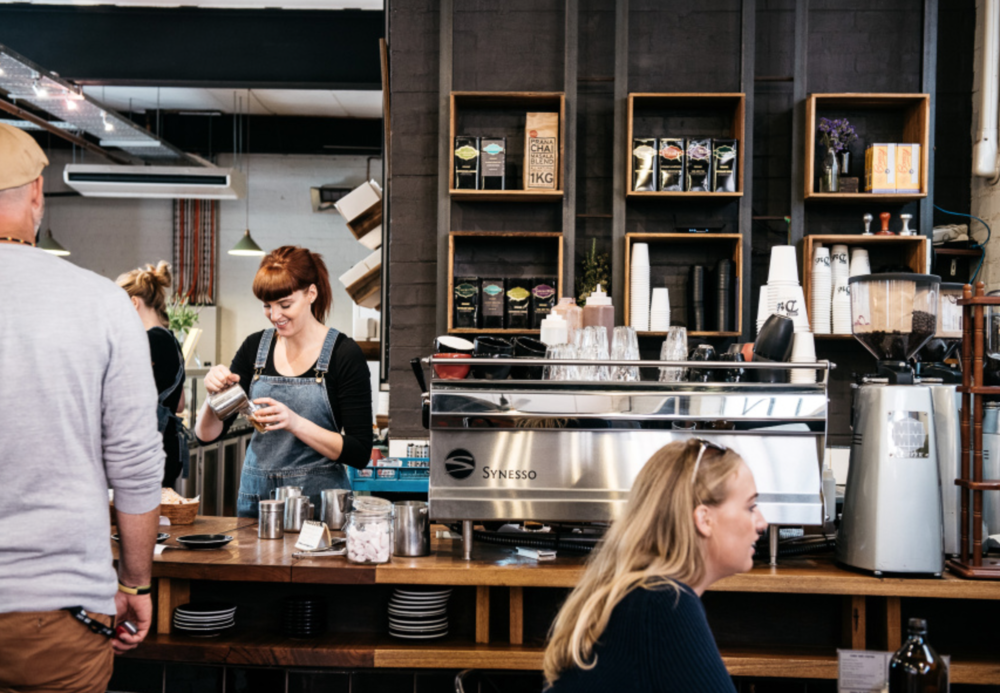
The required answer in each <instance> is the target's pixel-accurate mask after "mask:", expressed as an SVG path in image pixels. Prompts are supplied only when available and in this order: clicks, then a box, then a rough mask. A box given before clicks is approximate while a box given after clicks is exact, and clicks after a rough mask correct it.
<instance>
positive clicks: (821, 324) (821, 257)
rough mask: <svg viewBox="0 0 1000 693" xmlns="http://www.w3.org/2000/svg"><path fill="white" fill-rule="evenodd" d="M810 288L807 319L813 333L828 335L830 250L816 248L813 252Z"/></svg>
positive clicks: (831, 291)
mask: <svg viewBox="0 0 1000 693" xmlns="http://www.w3.org/2000/svg"><path fill="white" fill-rule="evenodd" d="M812 263H813V265H812V268H813V269H812V286H811V289H810V292H811V294H812V295H811V296H810V297H809V307H810V310H809V317H810V318H811V319H812V327H813V332H815V333H816V334H830V311H831V308H832V304H831V299H832V298H833V273H832V271H831V270H830V249H829V248H825V247H818V248H816V249H815V250H813V260H812Z"/></svg>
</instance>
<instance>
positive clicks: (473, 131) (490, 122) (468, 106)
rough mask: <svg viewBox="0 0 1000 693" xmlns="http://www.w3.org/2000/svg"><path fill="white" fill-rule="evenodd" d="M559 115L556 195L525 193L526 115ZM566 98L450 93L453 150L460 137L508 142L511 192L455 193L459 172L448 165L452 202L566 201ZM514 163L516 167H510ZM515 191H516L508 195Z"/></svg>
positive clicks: (514, 93)
mask: <svg viewBox="0 0 1000 693" xmlns="http://www.w3.org/2000/svg"><path fill="white" fill-rule="evenodd" d="M535 112H540V113H544V112H551V113H558V114H559V166H558V179H557V181H556V189H555V190H524V189H522V188H523V183H522V178H521V176H517V177H512V176H511V173H512V172H513V171H516V172H519V173H520V172H522V171H523V166H524V126H525V114H526V113H535ZM565 132H566V95H565V94H564V93H562V92H531V91H512V92H500V91H453V92H451V128H450V135H451V137H450V139H449V140H448V141H449V143H450V145H451V146H453V145H454V143H455V137H456V136H458V135H471V136H476V137H506V138H507V170H506V173H507V186H508V189H507V190H456V189H455V167H454V165H453V163H452V162H449V166H450V167H451V171H450V173H449V175H448V189H449V192H450V193H451V199H452V200H457V201H461V202H475V201H479V202H558V201H560V200H562V198H563V186H564V183H563V171H564V170H565V163H564V162H565V153H566V134H565ZM512 161H513V162H515V164H514V165H513V166H512V165H511V162H512ZM511 186H514V187H515V188H516V189H509V188H511Z"/></svg>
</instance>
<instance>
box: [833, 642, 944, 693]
mask: <svg viewBox="0 0 1000 693" xmlns="http://www.w3.org/2000/svg"><path fill="white" fill-rule="evenodd" d="M892 655H893V653H892V652H881V651H879V650H837V693H883V692H884V691H888V690H889V662H890V661H891V660H892ZM941 659H943V660H944V665H945V667H947V668H948V669H951V655H941ZM948 690H949V691H950V690H951V683H950V681H949V685H948Z"/></svg>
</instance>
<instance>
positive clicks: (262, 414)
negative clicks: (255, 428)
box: [253, 397, 303, 434]
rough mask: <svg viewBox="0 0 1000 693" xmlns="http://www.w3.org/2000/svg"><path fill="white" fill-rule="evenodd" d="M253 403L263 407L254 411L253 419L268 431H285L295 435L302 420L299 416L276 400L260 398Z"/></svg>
mask: <svg viewBox="0 0 1000 693" xmlns="http://www.w3.org/2000/svg"><path fill="white" fill-rule="evenodd" d="M253 402H254V404H260V405H263V407H264V408H263V409H258V410H257V411H255V412H254V413H253V418H254V419H256V420H257V421H258V422H260V423H262V424H264V425H265V426H266V427H267V430H269V431H280V430H282V429H285V430H287V431H288V432H289V433H292V434H295V431H296V429H297V428H298V427H299V424H300V423H301V422H302V420H303V419H302V417H301V416H299V415H298V414H296V413H295V412H293V411H292V410H291V409H289V408H288V406H286V405H284V404H282V403H281V402H279V401H278V400H276V399H271V398H270V397H260V398H258V399H255V400H254V401H253Z"/></svg>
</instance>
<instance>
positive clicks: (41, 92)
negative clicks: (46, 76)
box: [31, 77, 49, 99]
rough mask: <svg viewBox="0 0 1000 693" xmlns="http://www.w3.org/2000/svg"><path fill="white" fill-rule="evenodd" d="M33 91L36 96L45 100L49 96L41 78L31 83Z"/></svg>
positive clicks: (36, 78)
mask: <svg viewBox="0 0 1000 693" xmlns="http://www.w3.org/2000/svg"><path fill="white" fill-rule="evenodd" d="M31 90H32V91H33V92H35V96H37V97H38V98H40V99H44V98H46V97H47V96H48V95H49V92H48V90H47V89H46V88H45V87H43V86H42V79H41V77H35V79H34V80H33V81H32V82H31Z"/></svg>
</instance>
